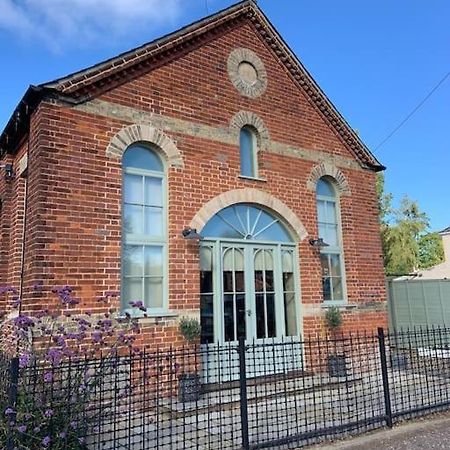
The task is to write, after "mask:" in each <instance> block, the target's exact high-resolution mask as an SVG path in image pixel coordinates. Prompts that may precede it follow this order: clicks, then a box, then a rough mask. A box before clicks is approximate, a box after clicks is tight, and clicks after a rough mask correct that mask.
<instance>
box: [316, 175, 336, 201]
mask: <svg viewBox="0 0 450 450" xmlns="http://www.w3.org/2000/svg"><path fill="white" fill-rule="evenodd" d="M316 189H317V194H318V195H324V196H327V197H334V196H335V193H334V189H333V186H332V185H331V183H330V182H329V181H328V180H325V179H324V178H321V179H320V180H319V181H318V182H317V188H316Z"/></svg>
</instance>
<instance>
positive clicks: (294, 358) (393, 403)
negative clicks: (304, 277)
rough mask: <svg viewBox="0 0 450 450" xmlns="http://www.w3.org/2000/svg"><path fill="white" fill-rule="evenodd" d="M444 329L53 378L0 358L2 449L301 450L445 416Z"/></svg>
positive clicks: (244, 348)
mask: <svg viewBox="0 0 450 450" xmlns="http://www.w3.org/2000/svg"><path fill="white" fill-rule="evenodd" d="M449 337H450V329H443V328H440V329H427V330H423V329H418V330H412V331H411V330H410V331H401V332H392V333H385V332H384V331H383V330H382V329H379V330H378V333H373V334H371V333H366V334H361V333H360V334H349V335H346V336H333V337H327V338H324V337H322V338H319V337H314V338H307V339H303V340H300V339H299V338H287V339H282V340H272V341H266V342H244V341H243V340H241V341H240V342H238V343H230V344H226V345H209V346H202V347H191V348H181V349H166V350H164V351H155V352H148V351H142V352H139V353H134V352H133V353H129V354H127V355H120V356H119V355H115V356H111V355H109V356H107V357H99V358H98V359H83V360H79V359H78V360H74V359H67V360H65V361H64V362H62V363H61V364H60V365H58V366H57V367H51V366H48V365H45V364H42V363H37V362H34V363H33V364H31V365H27V367H22V368H18V364H19V362H18V359H17V358H12V359H11V358H7V357H5V356H0V387H1V396H0V402H1V407H2V408H3V411H4V412H6V413H5V414H3V420H2V424H3V425H2V430H1V435H0V436H1V439H2V441H3V442H1V443H0V444H1V448H7V449H12V448H41V447H42V446H46V447H47V448H54V449H60V448H61V449H63V448H71V449H78V448H79V449H92V450H100V449H102V450H104V449H111V450H116V449H117V450H118V449H141V450H146V449H163V448H164V449H166V448H168V449H179V448H182V449H191V448H192V449H194V448H195V449H240V448H243V449H259V448H277V447H278V448H299V447H302V446H305V445H308V444H313V443H317V442H319V441H322V440H326V439H330V438H336V437H338V436H339V437H342V436H346V435H355V434H360V433H363V432H366V431H369V430H372V429H375V428H379V427H383V426H388V427H390V426H392V424H393V423H395V422H396V421H397V420H399V419H400V418H408V417H415V416H418V415H423V414H426V413H428V412H433V411H440V410H443V409H447V408H449V407H450V388H449V386H450V385H449V379H450V347H449V346H448V342H450V341H449Z"/></svg>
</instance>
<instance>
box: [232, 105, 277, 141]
mask: <svg viewBox="0 0 450 450" xmlns="http://www.w3.org/2000/svg"><path fill="white" fill-rule="evenodd" d="M246 125H251V126H252V127H253V128H255V130H256V131H257V132H258V133H257V136H258V150H265V149H266V148H267V146H268V144H269V140H270V136H269V130H268V129H267V128H266V126H265V125H264V122H263V121H262V119H261V118H260V117H259V116H258V115H256V114H255V113H253V112H250V111H239V112H238V113H237V114H235V115H234V116H233V118H232V119H231V122H230V128H231V130H232V131H233V132H234V133H235V134H236V137H238V136H239V131H240V130H241V128H242V127H245V126H246Z"/></svg>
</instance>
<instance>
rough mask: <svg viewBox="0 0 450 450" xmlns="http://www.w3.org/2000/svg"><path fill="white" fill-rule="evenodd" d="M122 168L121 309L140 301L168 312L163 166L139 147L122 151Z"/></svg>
mask: <svg viewBox="0 0 450 450" xmlns="http://www.w3.org/2000/svg"><path fill="white" fill-rule="evenodd" d="M122 168H123V185H122V292H121V298H122V309H123V310H128V309H129V308H130V302H138V301H141V302H142V303H143V304H144V306H145V307H146V308H147V310H148V312H150V313H151V312H155V313H157V312H160V311H164V310H166V309H167V301H166V297H167V295H166V289H167V288H166V269H165V267H166V254H167V248H166V247H167V232H166V228H167V227H166V200H165V198H166V196H165V171H164V166H163V163H162V161H161V159H160V158H159V156H158V154H157V153H156V152H155V151H154V149H152V148H151V147H147V146H144V145H140V144H139V145H133V146H131V147H129V148H128V149H127V150H126V151H125V153H124V155H123V159H122ZM133 311H135V310H133Z"/></svg>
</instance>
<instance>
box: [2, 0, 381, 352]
mask: <svg viewBox="0 0 450 450" xmlns="http://www.w3.org/2000/svg"><path fill="white" fill-rule="evenodd" d="M0 147H1V157H2V163H3V165H4V168H3V169H2V170H3V171H4V173H5V176H2V177H1V181H0V196H1V199H2V214H1V222H0V226H1V259H0V277H1V283H2V284H3V285H8V286H14V287H16V288H17V289H19V290H20V291H21V292H22V296H23V310H24V311H26V312H27V311H36V310H40V309H43V308H47V307H49V308H51V309H55V308H57V307H58V306H57V302H56V300H55V298H54V295H53V294H51V292H50V290H51V288H52V287H53V286H55V285H62V284H64V285H65V284H68V285H71V286H73V287H74V289H75V293H76V295H77V296H78V297H79V298H80V299H81V303H80V305H79V308H80V310H91V311H101V309H102V307H103V306H102V304H99V303H98V302H97V298H98V297H101V296H103V295H104V294H105V292H107V291H119V292H121V298H120V300H119V299H118V300H117V309H118V310H122V311H124V310H127V309H129V303H130V302H131V301H137V300H140V301H142V302H143V303H144V305H145V306H146V307H147V316H148V317H146V318H142V330H143V333H142V336H143V339H144V341H145V342H146V343H147V344H151V345H154V344H162V343H169V342H170V343H172V342H175V341H176V340H177V339H179V337H178V333H177V321H178V319H179V317H181V316H186V315H195V316H197V317H199V318H201V322H202V332H203V335H202V340H203V342H211V341H213V340H214V341H219V342H228V341H234V340H236V339H237V338H238V337H239V336H246V337H247V338H248V339H253V338H255V339H265V338H272V337H274V338H281V337H282V336H285V335H294V336H296V335H300V334H302V333H310V332H317V331H319V332H320V331H323V319H322V318H323V313H324V311H325V310H326V308H327V307H328V306H330V305H338V306H340V307H341V308H342V310H343V312H344V318H345V320H344V329H345V330H359V329H373V328H374V327H376V326H380V325H381V326H382V325H385V324H386V313H385V287H384V272H383V265H382V254H381V241H380V236H379V224H378V209H377V198H376V192H375V178H376V172H377V171H380V170H382V169H383V166H382V165H381V164H380V163H379V162H378V161H377V160H376V158H375V157H374V156H373V155H372V154H371V153H370V151H369V150H368V149H367V147H366V146H365V145H364V144H363V143H362V142H361V140H360V139H359V138H358V136H357V134H356V133H355V132H354V131H353V130H352V129H351V127H350V126H349V125H348V124H347V122H345V120H344V119H343V118H342V116H341V115H340V114H339V112H338V111H336V109H335V107H334V106H333V105H332V104H331V102H330V101H329V100H328V99H327V97H326V96H325V94H324V93H323V92H322V91H321V89H320V88H319V86H318V85H317V84H316V83H315V82H314V80H313V79H312V78H311V76H310V75H309V74H308V72H307V71H306V69H305V68H304V67H303V66H302V64H301V63H300V61H299V60H298V59H297V58H296V56H295V55H294V54H293V53H292V51H291V50H290V49H289V47H288V46H287V44H286V43H285V42H284V41H283V40H282V38H281V37H280V36H279V34H278V33H277V32H276V30H275V29H274V28H273V26H272V25H271V24H270V22H269V21H268V19H267V18H266V17H265V16H264V14H263V13H262V12H261V10H260V9H259V8H258V7H257V6H256V4H255V3H254V2H252V1H244V2H241V3H239V4H237V5H235V6H233V7H231V8H228V9H227V10H224V11H222V12H219V13H218V14H215V15H213V16H211V17H208V18H206V19H203V20H201V21H199V22H197V23H194V24H192V25H190V26H187V27H185V28H183V29H181V30H179V31H177V32H175V33H173V34H171V35H169V36H166V37H164V38H162V39H159V40H156V41H154V42H151V43H149V44H146V45H144V46H142V47H140V48H137V49H134V50H132V51H130V52H127V53H124V54H122V55H120V56H118V57H116V58H112V59H110V60H108V61H105V62H102V63H100V64H98V65H96V66H93V67H91V68H88V69H86V70H82V71H80V72H78V73H75V74H72V75H69V76H67V77H64V78H61V79H59V80H56V81H53V82H50V83H46V84H44V85H41V86H37V87H35V86H32V87H30V88H29V89H28V91H27V93H26V94H25V96H24V97H23V99H22V100H21V102H20V103H19V104H18V106H17V108H16V110H15V111H14V113H13V115H12V117H11V120H10V121H9V122H8V124H7V126H6V128H5V130H4V132H3V134H2V135H1V138H0ZM11 164H12V166H11ZM198 235H199V236H198ZM198 237H200V239H198ZM324 242H325V243H326V244H328V246H323V243H324ZM1 307H2V308H3V310H4V311H6V312H9V311H10V308H11V305H10V304H8V301H6V300H5V301H3V304H2V305H1Z"/></svg>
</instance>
